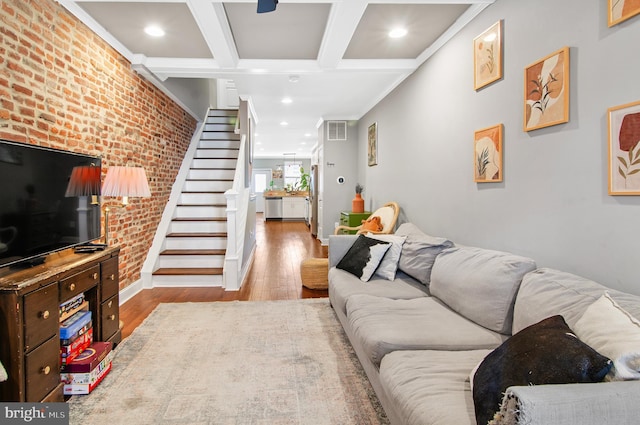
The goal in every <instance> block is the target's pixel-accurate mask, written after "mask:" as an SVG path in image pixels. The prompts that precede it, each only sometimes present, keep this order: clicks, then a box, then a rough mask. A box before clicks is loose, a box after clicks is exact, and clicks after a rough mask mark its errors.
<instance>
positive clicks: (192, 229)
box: [169, 221, 227, 233]
mask: <svg viewBox="0 0 640 425" xmlns="http://www.w3.org/2000/svg"><path fill="white" fill-rule="evenodd" d="M226 232H227V222H226V221H172V222H171V225H170V226H169V233H226Z"/></svg>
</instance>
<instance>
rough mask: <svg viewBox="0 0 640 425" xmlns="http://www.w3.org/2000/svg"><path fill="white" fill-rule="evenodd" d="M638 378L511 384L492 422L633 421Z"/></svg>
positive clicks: (639, 410)
mask: <svg viewBox="0 0 640 425" xmlns="http://www.w3.org/2000/svg"><path fill="white" fill-rule="evenodd" d="M638 400H640V382H639V381H625V382H602V383H598V384H562V385H533V386H528V387H527V386H522V387H510V388H508V389H507V391H506V393H505V395H504V399H503V402H502V408H501V410H500V414H498V415H496V418H495V419H494V420H493V421H492V422H490V424H492V425H506V424H522V425H524V424H526V425H549V424H554V425H589V424H594V425H602V424H616V425H633V424H637V423H638V418H639V417H640V403H638Z"/></svg>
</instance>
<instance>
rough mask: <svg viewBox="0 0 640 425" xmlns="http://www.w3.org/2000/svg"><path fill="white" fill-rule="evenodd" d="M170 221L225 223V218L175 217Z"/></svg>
mask: <svg viewBox="0 0 640 425" xmlns="http://www.w3.org/2000/svg"><path fill="white" fill-rule="evenodd" d="M171 221H227V218H226V217H176V218H173V219H171Z"/></svg>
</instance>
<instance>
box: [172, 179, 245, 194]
mask: <svg viewBox="0 0 640 425" xmlns="http://www.w3.org/2000/svg"><path fill="white" fill-rule="evenodd" d="M232 186H233V182H231V181H228V180H187V181H186V182H184V187H183V188H182V189H183V191H184V192H225V191H227V190H229V189H231V187H232Z"/></svg>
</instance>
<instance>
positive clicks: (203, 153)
mask: <svg viewBox="0 0 640 425" xmlns="http://www.w3.org/2000/svg"><path fill="white" fill-rule="evenodd" d="M238 153H239V151H237V150H235V149H198V150H196V158H198V159H200V158H224V159H232V158H233V159H237V158H238Z"/></svg>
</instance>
